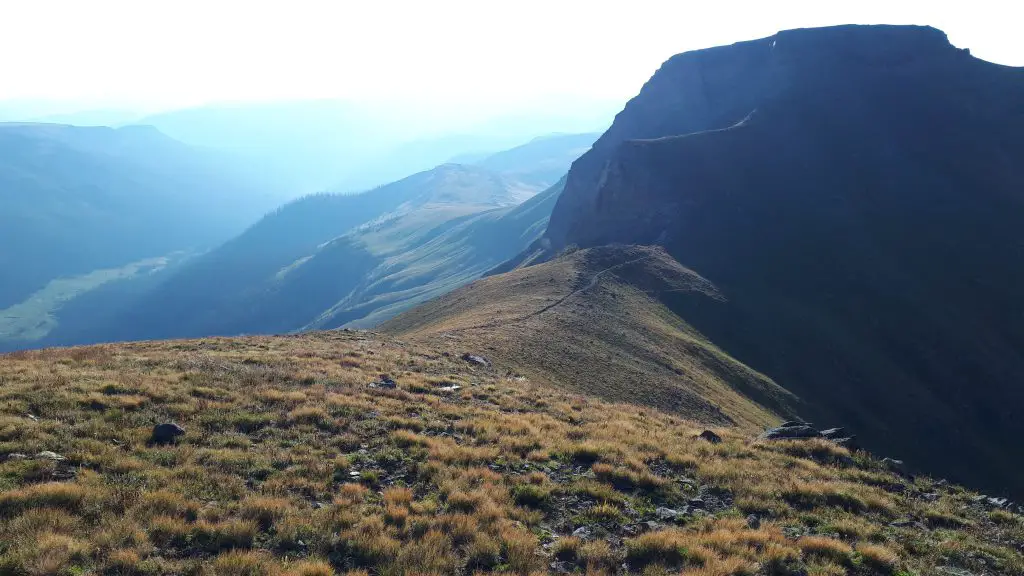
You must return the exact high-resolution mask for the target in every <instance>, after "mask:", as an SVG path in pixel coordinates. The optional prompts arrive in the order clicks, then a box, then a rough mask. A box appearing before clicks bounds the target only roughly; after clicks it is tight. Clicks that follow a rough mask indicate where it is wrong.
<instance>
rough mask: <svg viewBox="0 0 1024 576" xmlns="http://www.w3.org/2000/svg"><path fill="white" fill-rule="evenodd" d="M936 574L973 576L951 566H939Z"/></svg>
mask: <svg viewBox="0 0 1024 576" xmlns="http://www.w3.org/2000/svg"><path fill="white" fill-rule="evenodd" d="M938 573H939V574H942V575H944V576H975V574H974V572H970V571H968V570H964V569H963V568H954V567H953V566H939V568H938Z"/></svg>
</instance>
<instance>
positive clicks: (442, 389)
mask: <svg viewBox="0 0 1024 576" xmlns="http://www.w3.org/2000/svg"><path fill="white" fill-rule="evenodd" d="M461 389H462V386H459V385H458V384H452V385H451V386H441V387H440V388H438V389H437V391H438V392H458V391H459V390H461Z"/></svg>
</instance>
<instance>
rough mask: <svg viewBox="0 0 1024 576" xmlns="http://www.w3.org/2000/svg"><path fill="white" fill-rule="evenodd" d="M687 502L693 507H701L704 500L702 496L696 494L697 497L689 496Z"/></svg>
mask: <svg viewBox="0 0 1024 576" xmlns="http://www.w3.org/2000/svg"><path fill="white" fill-rule="evenodd" d="M688 504H689V505H690V506H693V507H694V508H703V507H704V504H705V502H704V499H703V498H701V497H699V496H698V497H697V498H690V501H689V503H688Z"/></svg>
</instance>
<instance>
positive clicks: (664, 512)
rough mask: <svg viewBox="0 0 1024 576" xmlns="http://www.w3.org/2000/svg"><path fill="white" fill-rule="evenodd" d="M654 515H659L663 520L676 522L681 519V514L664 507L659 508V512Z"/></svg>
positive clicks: (656, 511)
mask: <svg viewBox="0 0 1024 576" xmlns="http://www.w3.org/2000/svg"><path fill="white" fill-rule="evenodd" d="M654 513H655V514H657V515H658V518H661V519H662V520H675V519H676V518H678V517H679V512H678V511H677V510H673V509H671V508H665V507H664V506H662V507H659V508H658V509H657V510H655V511H654Z"/></svg>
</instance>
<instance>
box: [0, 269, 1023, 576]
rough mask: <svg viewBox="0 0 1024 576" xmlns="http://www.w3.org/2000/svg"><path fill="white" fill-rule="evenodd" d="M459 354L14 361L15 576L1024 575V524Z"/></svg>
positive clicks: (825, 455) (243, 349)
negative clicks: (516, 374)
mask: <svg viewBox="0 0 1024 576" xmlns="http://www.w3.org/2000/svg"><path fill="white" fill-rule="evenodd" d="M666 265H668V266H669V268H675V271H674V272H673V271H672V270H670V269H664V270H662V274H663V276H664V278H665V279H668V278H671V277H676V278H678V279H680V280H683V279H684V278H685V277H686V276H690V278H691V279H694V278H693V276H692V274H687V273H685V272H682V271H681V270H679V269H678V267H677V266H673V265H671V264H670V263H667V262H666ZM657 267H658V268H661V267H662V265H661V264H659V265H658V266H657ZM677 273H679V274H677ZM489 280H493V279H489ZM604 281H605V277H603V276H602V279H601V284H602V291H603V290H604V288H609V289H613V287H614V285H615V284H616V283H617V282H610V283H609V284H605V283H604ZM684 282H689V280H684ZM501 312H502V313H504V312H505V311H501ZM445 344H447V342H445V341H443V340H442V341H439V342H435V343H432V344H429V345H428V344H423V343H407V342H401V341H396V340H394V339H392V338H388V337H384V336H381V335H378V334H373V333H367V332H361V331H356V332H339V331H334V332H321V333H311V334H302V335H296V336H285V337H280V336H279V337H248V338H204V339H202V340H178V341H169V342H139V343H133V344H114V345H103V346H95V347H86V348H70V349H49V350H36V351H24V352H18V353H16V354H10V355H0V382H3V386H0V398H2V401H0V433H2V435H3V436H2V438H3V441H2V442H0V486H2V490H0V518H2V520H0V572H2V573H5V574H38V573H46V574H79V573H81V574H86V573H88V574H124V573H145V574H205V573H211V574H226V575H239V574H246V575H266V576H270V575H282V576H284V575H307V576H309V575H315V576H319V575H333V574H353V575H354V574H395V575H398V574H431V575H450V574H566V573H574V572H576V573H580V574H583V573H590V574H608V575H621V576H626V575H628V574H633V575H636V574H678V573H680V571H685V572H684V573H696V574H706V575H715V576H735V575H740V574H748V575H750V574H766V575H767V574H771V575H775V576H783V575H785V576H799V575H839V574H855V575H858V576H895V575H901V574H929V575H930V574H957V575H960V574H1000V575H1004V574H1005V575H1007V576H1021V575H1024V552H1022V551H1021V549H1020V542H1022V541H1024V514H1022V513H1024V508H1021V507H1018V506H1015V505H1013V504H1010V503H1007V502H1006V501H1005V500H1002V499H999V498H995V497H986V496H982V495H979V494H978V493H977V492H974V491H970V490H968V489H965V488H963V487H961V486H957V485H955V484H951V483H948V482H945V481H940V480H938V479H935V478H932V477H927V476H918V477H913V478H912V477H909V476H908V475H906V474H903V473H900V472H899V471H897V470H894V469H893V467H892V466H893V465H892V464H891V462H887V461H885V460H883V459H882V456H884V455H885V454H886V453H880V454H878V455H874V454H869V453H866V452H851V451H850V450H849V449H847V448H844V447H842V446H838V445H836V444H834V443H832V442H830V441H828V440H823V439H811V440H788V441H786V440H773V441H769V440H761V439H757V438H756V435H757V433H758V432H759V431H760V430H759V429H757V428H755V427H752V426H745V425H740V426H713V427H712V428H711V429H708V423H707V422H701V421H695V420H687V419H683V418H681V417H680V416H679V415H678V414H675V413H666V412H662V411H660V410H657V409H653V408H649V407H639V406H637V405H635V404H621V403H611V402H606V401H603V400H601V399H598V398H594V397H590V396H583V395H579V394H573V393H567V392H565V391H563V390H558V389H554V388H551V387H549V386H546V385H544V383H543V382H542V381H533V380H532V378H531V379H529V380H527V379H525V378H523V377H521V376H519V377H510V373H509V371H508V369H507V368H506V367H505V366H503V365H500V364H498V365H495V366H482V365H479V364H476V363H470V362H466V361H464V360H462V359H461V356H462V354H463V352H464V351H475V348H469V349H465V348H459V347H454V348H447V347H445ZM601 376H603V375H601V374H595V378H598V377H601ZM154 424H158V426H154ZM705 438H709V439H710V440H705ZM584 571H586V572H584Z"/></svg>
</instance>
